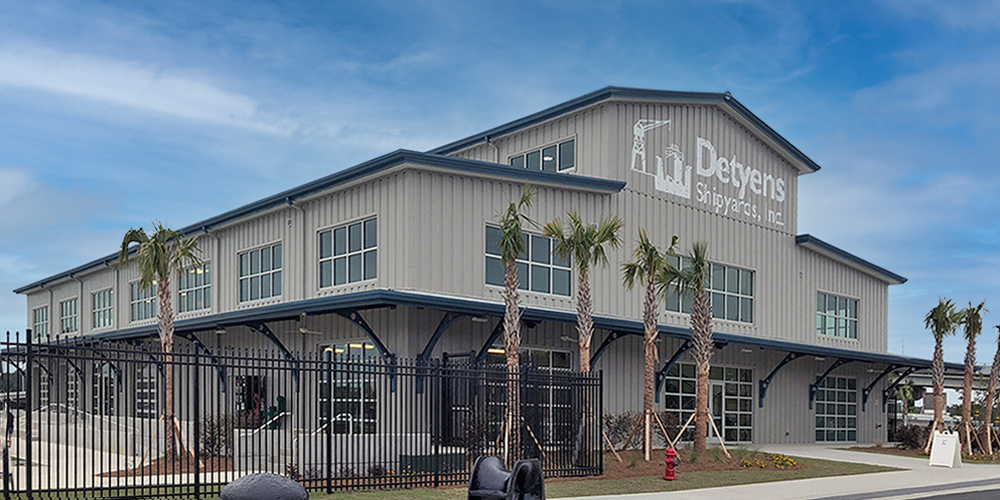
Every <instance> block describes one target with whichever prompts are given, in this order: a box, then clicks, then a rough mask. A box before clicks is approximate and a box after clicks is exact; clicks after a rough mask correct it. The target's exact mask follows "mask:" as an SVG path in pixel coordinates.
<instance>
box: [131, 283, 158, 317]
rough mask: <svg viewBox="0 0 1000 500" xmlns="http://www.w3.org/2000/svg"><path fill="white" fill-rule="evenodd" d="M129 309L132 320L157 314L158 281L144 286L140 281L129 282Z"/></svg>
mask: <svg viewBox="0 0 1000 500" xmlns="http://www.w3.org/2000/svg"><path fill="white" fill-rule="evenodd" d="M129 309H130V310H131V312H132V316H131V318H132V321H142V320H146V319H150V318H152V317H154V316H156V283H153V284H152V285H150V286H148V287H146V288H143V287H141V286H139V282H138V281H133V282H132V283H131V284H129Z"/></svg>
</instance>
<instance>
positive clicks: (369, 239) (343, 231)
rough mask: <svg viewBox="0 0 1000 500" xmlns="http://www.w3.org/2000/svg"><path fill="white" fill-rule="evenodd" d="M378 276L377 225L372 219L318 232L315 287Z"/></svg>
mask: <svg viewBox="0 0 1000 500" xmlns="http://www.w3.org/2000/svg"><path fill="white" fill-rule="evenodd" d="M376 277H378V222H377V221H376V219H375V218H371V219H368V220H364V221H361V222H355V223H353V224H348V225H345V226H341V227H338V228H334V229H329V230H326V231H321V232H320V233H319V287H320V288H328V287H331V286H337V285H344V284H347V283H356V282H359V281H366V280H372V279H375V278H376Z"/></svg>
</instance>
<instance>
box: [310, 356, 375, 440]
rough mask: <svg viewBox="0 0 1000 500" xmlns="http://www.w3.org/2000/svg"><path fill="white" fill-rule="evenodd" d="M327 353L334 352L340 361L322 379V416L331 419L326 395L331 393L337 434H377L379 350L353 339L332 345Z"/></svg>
mask: <svg viewBox="0 0 1000 500" xmlns="http://www.w3.org/2000/svg"><path fill="white" fill-rule="evenodd" d="M331 351H332V352H331ZM324 355H325V356H330V355H332V356H333V359H334V360H335V361H339V362H336V363H334V364H333V366H335V368H334V369H333V370H332V372H324V373H323V375H322V377H321V378H320V418H322V419H324V420H325V419H326V418H328V416H327V414H326V408H327V399H326V398H327V395H329V397H330V398H331V399H332V403H333V404H332V407H333V427H332V429H333V432H334V433H336V434H375V433H377V432H378V390H377V387H376V382H377V380H376V378H375V375H374V374H373V370H372V366H377V364H378V358H379V353H378V350H376V349H375V346H374V345H372V344H369V343H366V342H351V343H347V344H337V345H333V346H330V347H329V348H327V349H325V353H324ZM331 382H332V384H333V385H332V386H331V385H330V384H331Z"/></svg>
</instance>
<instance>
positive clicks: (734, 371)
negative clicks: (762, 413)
mask: <svg viewBox="0 0 1000 500" xmlns="http://www.w3.org/2000/svg"><path fill="white" fill-rule="evenodd" d="M708 379H709V392H708V394H709V401H708V409H709V412H710V413H711V414H712V419H713V420H714V421H715V425H716V427H718V428H719V432H721V433H722V437H723V439H724V441H725V442H727V443H739V442H751V441H753V370H751V369H749V368H736V367H731V366H713V367H711V368H710V370H709V375H708ZM696 391H697V376H696V372H695V365H694V364H692V363H674V365H673V366H671V367H670V370H668V371H667V374H666V378H665V379H664V390H663V398H664V399H663V404H664V409H665V410H666V411H668V412H670V413H673V414H674V415H675V416H676V419H677V425H678V426H680V425H684V422H687V420H688V418H690V417H691V415H692V414H693V413H694V410H695V393H696ZM709 427H711V426H709ZM693 433H694V429H693V426H689V427H688V429H687V430H685V431H684V439H685V440H690V439H692V437H693ZM709 436H715V432H714V431H713V430H711V429H709Z"/></svg>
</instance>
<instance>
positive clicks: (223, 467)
mask: <svg viewBox="0 0 1000 500" xmlns="http://www.w3.org/2000/svg"><path fill="white" fill-rule="evenodd" d="M194 466H195V462H194V459H192V458H190V457H186V458H185V459H183V460H164V459H155V460H152V461H151V462H150V463H149V465H146V466H143V467H139V468H135V469H123V470H116V471H114V472H105V473H103V474H100V477H136V476H162V475H170V474H187V473H192V474H193V473H194V469H195V467H194ZM199 470H200V471H201V472H228V471H231V470H233V459H232V458H230V457H208V458H203V459H202V460H201V467H200V468H199Z"/></svg>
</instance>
